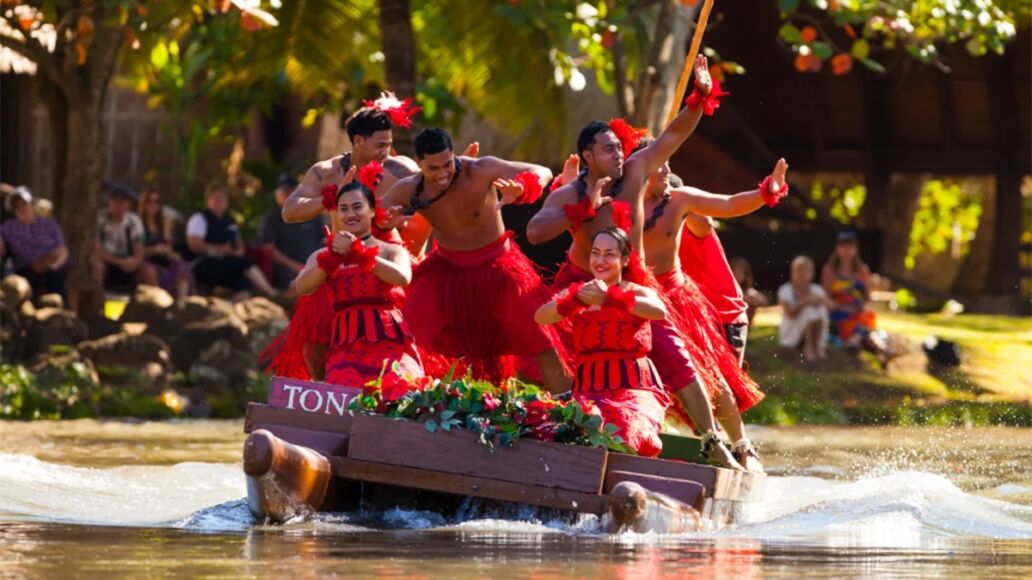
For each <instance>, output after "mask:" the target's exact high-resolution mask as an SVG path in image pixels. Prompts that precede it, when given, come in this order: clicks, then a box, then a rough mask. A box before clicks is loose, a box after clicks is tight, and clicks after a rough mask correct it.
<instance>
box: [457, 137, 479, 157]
mask: <svg viewBox="0 0 1032 580" xmlns="http://www.w3.org/2000/svg"><path fill="white" fill-rule="evenodd" d="M477 155H480V143H479V142H477V141H474V142H472V143H470V144H469V145H466V150H465V151H463V152H462V155H461V156H462V157H473V158H474V159H475V158H476V157H477Z"/></svg>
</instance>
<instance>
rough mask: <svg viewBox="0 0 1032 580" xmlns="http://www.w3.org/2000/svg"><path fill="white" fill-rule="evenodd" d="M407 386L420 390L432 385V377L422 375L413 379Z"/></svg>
mask: <svg viewBox="0 0 1032 580" xmlns="http://www.w3.org/2000/svg"><path fill="white" fill-rule="evenodd" d="M409 386H410V387H411V388H412V389H413V390H416V391H420V392H422V391H425V390H427V389H429V388H430V387H433V386H434V379H433V378H431V377H428V376H426V375H424V376H421V377H419V378H418V379H416V380H415V381H413V382H412V383H411V384H410V385H409Z"/></svg>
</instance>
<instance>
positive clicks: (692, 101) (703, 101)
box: [684, 79, 731, 117]
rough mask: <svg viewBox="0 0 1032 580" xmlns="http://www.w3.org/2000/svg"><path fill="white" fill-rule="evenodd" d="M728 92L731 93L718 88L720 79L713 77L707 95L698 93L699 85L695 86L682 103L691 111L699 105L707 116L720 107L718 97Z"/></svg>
mask: <svg viewBox="0 0 1032 580" xmlns="http://www.w3.org/2000/svg"><path fill="white" fill-rule="evenodd" d="M730 94H731V93H729V92H727V91H724V90H723V89H721V88H720V81H718V80H717V79H713V86H712V87H710V92H709V94H708V95H703V94H702V93H700V92H699V87H698V86H696V87H695V89H694V90H693V91H692V94H690V95H688V98H686V99H685V100H684V104H685V105H686V106H687V107H688V108H689V109H691V110H692V111H696V110H698V109H699V107H700V106H701V107H702V112H703V113H704V114H705V115H706V116H707V117H712V116H713V113H715V112H716V110H717V109H719V108H720V98H721V97H726V96H727V95H730Z"/></svg>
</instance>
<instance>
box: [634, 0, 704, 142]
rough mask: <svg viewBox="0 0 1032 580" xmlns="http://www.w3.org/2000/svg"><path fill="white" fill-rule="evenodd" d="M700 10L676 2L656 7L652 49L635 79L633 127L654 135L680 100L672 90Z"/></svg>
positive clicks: (666, 0)
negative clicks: (647, 130)
mask: <svg viewBox="0 0 1032 580" xmlns="http://www.w3.org/2000/svg"><path fill="white" fill-rule="evenodd" d="M700 7H701V4H699V5H696V6H694V7H691V8H686V7H684V6H683V5H682V4H681V2H679V1H678V0H664V1H663V2H662V3H661V4H660V5H659V8H658V13H657V15H656V30H655V33H654V34H653V35H652V46H651V47H650V48H649V54H648V60H647V61H646V64H645V67H644V68H643V70H642V72H641V73H640V74H639V76H638V82H637V83H636V88H635V91H634V108H633V112H632V113H631V119H630V122H631V124H632V125H635V126H639V127H642V126H644V127H648V129H649V132H650V133H651V134H653V135H658V134H659V133H661V132H662V131H663V123H664V121H666V116H667V111H668V110H669V109H670V104H671V103H672V102H673V101H674V100H675V99H680V98H682V97H679V96H677V95H674V91H676V90H677V81H678V80H679V79H680V77H681V69H682V68H683V67H684V59H685V57H686V56H687V52H688V40H689V35H688V33H689V31H690V29H691V23H692V21H693V20H694V18H695V16H696V14H697V13H698V11H699V8H700Z"/></svg>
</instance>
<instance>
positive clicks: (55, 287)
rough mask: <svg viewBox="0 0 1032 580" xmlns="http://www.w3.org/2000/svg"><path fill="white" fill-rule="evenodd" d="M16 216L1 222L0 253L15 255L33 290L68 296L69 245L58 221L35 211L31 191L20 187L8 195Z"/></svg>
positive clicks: (18, 271) (18, 270)
mask: <svg viewBox="0 0 1032 580" xmlns="http://www.w3.org/2000/svg"><path fill="white" fill-rule="evenodd" d="M7 202H8V203H7V208H8V209H9V210H10V212H11V214H12V215H13V216H14V217H13V219H9V220H7V221H5V222H4V223H3V225H0V254H2V255H4V256H7V255H8V254H10V256H11V257H12V258H13V259H14V270H15V273H16V274H18V275H19V276H22V277H24V278H25V279H26V280H28V281H29V284H30V285H31V286H32V290H33V292H35V293H37V294H46V293H48V292H56V293H57V294H60V295H61V297H62V298H65V297H66V293H65V281H66V279H67V274H68V267H67V264H68V246H67V245H65V240H64V235H63V234H62V233H61V227H60V226H58V225H57V222H56V221H54V220H52V219H50V218H42V217H38V216H37V215H36V209H35V207H33V205H32V193H31V192H30V191H29V190H28V189H26V188H24V187H18V188H16V189H15V190H14V191H13V192H11V194H10V196H9V197H8V198H7Z"/></svg>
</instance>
